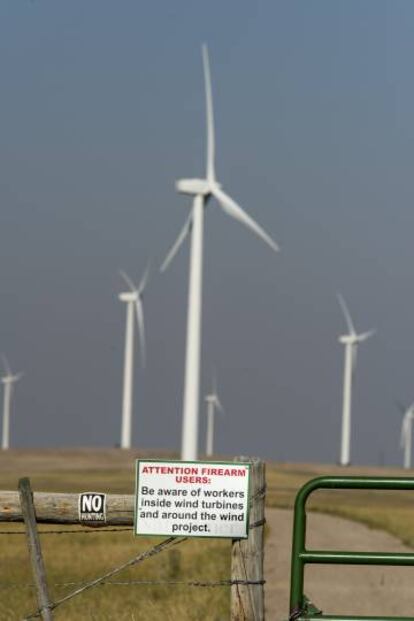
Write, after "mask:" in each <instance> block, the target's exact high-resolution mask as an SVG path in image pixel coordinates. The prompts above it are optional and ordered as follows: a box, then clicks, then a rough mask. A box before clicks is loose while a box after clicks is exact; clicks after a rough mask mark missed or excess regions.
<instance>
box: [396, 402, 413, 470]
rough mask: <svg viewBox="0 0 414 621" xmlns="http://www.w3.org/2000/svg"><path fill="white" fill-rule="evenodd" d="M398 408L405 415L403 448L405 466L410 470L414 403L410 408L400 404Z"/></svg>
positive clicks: (402, 434) (402, 429) (403, 420)
mask: <svg viewBox="0 0 414 621" xmlns="http://www.w3.org/2000/svg"><path fill="white" fill-rule="evenodd" d="M398 409H399V410H400V412H401V414H402V415H403V419H402V424H401V440H400V441H401V448H402V449H403V450H404V468H405V469H406V470H408V469H409V468H411V444H412V436H413V430H412V425H413V418H414V403H412V404H411V405H410V407H409V408H406V407H404V406H403V405H401V404H398Z"/></svg>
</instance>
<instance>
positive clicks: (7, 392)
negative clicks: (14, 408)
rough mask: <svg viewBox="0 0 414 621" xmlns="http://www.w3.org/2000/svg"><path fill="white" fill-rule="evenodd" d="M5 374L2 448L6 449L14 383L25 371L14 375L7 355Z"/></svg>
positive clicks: (8, 443)
mask: <svg viewBox="0 0 414 621" xmlns="http://www.w3.org/2000/svg"><path fill="white" fill-rule="evenodd" d="M1 358H2V361H3V367H4V372H5V375H3V377H2V378H1V381H2V384H3V385H4V392H3V429H2V436H1V448H2V449H3V451H6V450H7V449H8V448H9V447H10V406H11V398H12V393H13V384H15V383H16V382H18V381H19V379H20V378H21V377H22V376H23V373H17V374H16V375H13V373H12V372H11V369H10V365H9V363H8V360H7V358H6V356H4V355H2V356H1Z"/></svg>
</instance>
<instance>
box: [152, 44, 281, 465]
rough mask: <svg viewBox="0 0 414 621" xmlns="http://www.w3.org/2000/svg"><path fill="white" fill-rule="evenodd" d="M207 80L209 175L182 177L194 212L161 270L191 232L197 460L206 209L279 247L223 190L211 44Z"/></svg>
mask: <svg viewBox="0 0 414 621" xmlns="http://www.w3.org/2000/svg"><path fill="white" fill-rule="evenodd" d="M202 57H203V67H204V83H205V95H206V115H207V163H206V176H205V177H204V178H203V179H180V180H179V181H177V182H176V189H177V191H178V192H180V193H182V194H189V195H190V196H192V197H193V205H192V208H191V211H190V213H189V215H188V217H187V219H186V221H185V224H184V227H183V228H182V230H181V231H180V233H179V235H178V237H177V239H176V241H175V242H174V244H173V246H172V247H171V249H170V251H169V252H168V254H167V256H166V258H165V260H164V262H163V264H162V266H161V271H162V272H163V271H164V270H166V269H167V267H168V265H169V264H170V262H171V261H172V259H173V257H174V256H175V254H176V253H177V251H178V249H179V247H180V246H181V244H182V243H183V241H184V240H185V238H186V237H187V235H189V234H190V232H191V257H190V269H189V288H188V313H187V345H186V364H185V380H184V404H183V423H182V444H181V458H182V459H183V460H195V459H197V452H198V418H199V382H200V348H201V298H202V274H203V225H204V208H205V207H206V205H207V203H208V202H209V200H210V199H211V198H212V197H214V198H215V199H216V201H217V202H218V204H219V206H220V207H221V209H222V210H223V211H224V212H225V213H226V214H227V215H229V216H231V217H232V218H234V219H235V220H238V221H239V222H241V223H242V224H244V225H245V226H246V227H247V228H248V229H250V230H251V231H253V233H255V234H256V235H258V236H259V237H260V238H261V239H262V240H263V241H264V242H266V243H267V244H268V245H269V246H270V247H271V248H272V249H273V250H275V251H276V250H278V246H277V244H276V243H275V242H274V241H273V239H272V238H271V237H270V236H269V235H268V234H267V233H266V232H265V231H264V230H263V229H262V227H260V226H259V225H258V224H257V223H256V222H255V221H254V220H253V218H251V217H250V216H249V215H248V214H247V213H246V212H245V211H244V210H243V209H242V208H241V207H240V206H239V205H238V204H237V203H236V202H235V201H234V200H233V199H232V198H230V196H229V195H228V194H226V193H225V192H224V191H223V190H222V189H221V184H220V183H219V182H218V181H217V179H216V173H215V143H214V117H213V99H212V91H211V77H210V65H209V60H208V52H207V47H206V46H205V45H203V46H202Z"/></svg>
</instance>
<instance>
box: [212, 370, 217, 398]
mask: <svg viewBox="0 0 414 621" xmlns="http://www.w3.org/2000/svg"><path fill="white" fill-rule="evenodd" d="M211 388H212V390H211V392H212V394H213V395H216V394H217V371H216V369H213V379H212V381H211Z"/></svg>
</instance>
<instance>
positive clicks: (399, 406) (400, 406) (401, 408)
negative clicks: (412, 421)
mask: <svg viewBox="0 0 414 621" xmlns="http://www.w3.org/2000/svg"><path fill="white" fill-rule="evenodd" d="M395 407H396V408H397V410H399V411H400V412H401V414H403V415H404V414H405V413H406V412H407V410H409V409H410V408H406V407H405V405H404V404H403V403H401V401H398V400H397V399H396V400H395Z"/></svg>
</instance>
